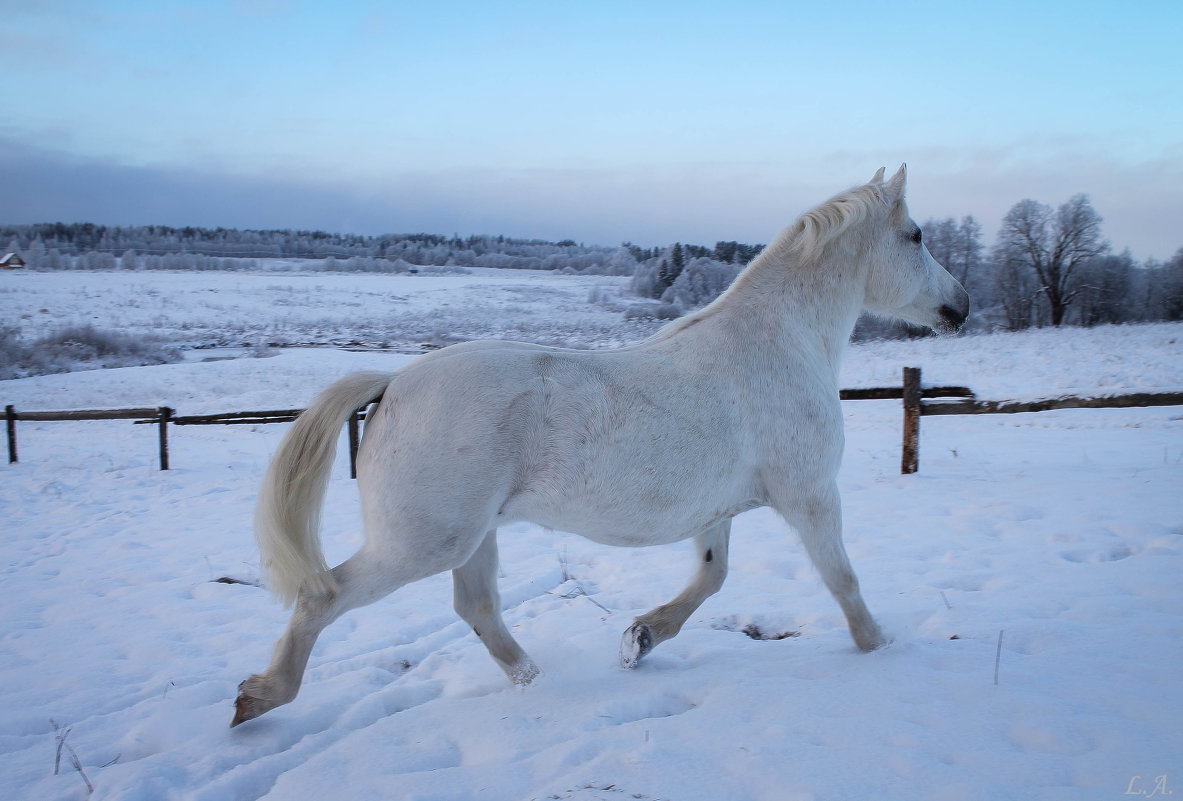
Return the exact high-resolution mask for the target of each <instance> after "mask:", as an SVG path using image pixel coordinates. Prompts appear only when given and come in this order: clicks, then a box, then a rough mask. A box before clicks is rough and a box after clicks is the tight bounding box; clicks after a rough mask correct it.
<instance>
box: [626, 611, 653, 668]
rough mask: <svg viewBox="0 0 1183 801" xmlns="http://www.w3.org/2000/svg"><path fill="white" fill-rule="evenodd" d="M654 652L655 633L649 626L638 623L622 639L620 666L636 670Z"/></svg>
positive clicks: (627, 630) (629, 628)
mask: <svg viewBox="0 0 1183 801" xmlns="http://www.w3.org/2000/svg"><path fill="white" fill-rule="evenodd" d="M652 650H653V632H652V631H651V630H650V629H649V627H648V626H647V625H645V624H644V623H642V622H641V621H639V620H638V621H637V622H635V623H633V624H632V625H631V626H629V627H628V628H627V629H626V630H625V632H624V636H623V637H621V638H620V666H621V667H624V668H630V669H631V668H635V667H636V666H637V665H638V664H639V663H640V661H641V659H642V658H643V657H644V656H645V654H647V653H649V652H650V651H652Z"/></svg>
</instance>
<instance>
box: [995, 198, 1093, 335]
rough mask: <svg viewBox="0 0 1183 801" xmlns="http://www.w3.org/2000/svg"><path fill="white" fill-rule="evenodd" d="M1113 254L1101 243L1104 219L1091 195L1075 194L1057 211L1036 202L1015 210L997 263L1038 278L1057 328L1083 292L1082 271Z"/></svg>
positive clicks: (1023, 203)
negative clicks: (1079, 275)
mask: <svg viewBox="0 0 1183 801" xmlns="http://www.w3.org/2000/svg"><path fill="white" fill-rule="evenodd" d="M1108 249H1109V243H1108V242H1106V241H1105V240H1104V239H1102V238H1101V215H1099V214H1097V212H1096V210H1094V209H1093V207H1092V205H1091V204H1090V203H1089V199H1088V196H1087V195H1074V196H1073V197H1072V198H1071V199H1069V200H1068V202H1067V203H1064V204H1063V205H1062V206H1060V207H1059V208H1058V209H1055V210H1053V209H1052V207H1051V206H1048V205H1045V204H1043V203H1039V202H1036V201H1034V200H1021V201H1019V202H1018V203H1016V204H1015V205H1014V206H1012V207H1011V210H1010V211H1008V212H1007V213H1006V216H1005V217H1004V218H1003V219H1002V228H1001V229H1000V230H999V232H998V243H997V244H996V245H995V251H994V259H995V261H997V262H998V263H999V264H1000V265H1001V266H1003V267H1006V268H1012V269H1014V270H1027V271H1031V272H1033V273H1034V274H1035V282H1036V285H1037V292H1038V294H1039V295H1041V296H1042V297H1043V298H1044V300H1045V301H1046V302H1047V308H1048V318H1049V319H1050V321H1051V324H1052V325H1055V326H1058V325H1060V324H1061V323H1062V322H1063V321H1064V312H1065V311H1067V309H1068V307H1069V306H1070V305H1071V304H1072V301H1073V300H1074V299H1075V298H1076V296H1077V295H1078V294H1079V292H1080V289H1081V287H1080V284H1079V282H1078V281H1077V273H1078V271H1079V268H1080V267H1081V265H1082V264H1084V263H1085V262H1087V261H1088V260H1089V259H1092V258H1095V257H1096V256H1099V255H1101V254H1102V253H1104V252H1105V251H1107V250H1108Z"/></svg>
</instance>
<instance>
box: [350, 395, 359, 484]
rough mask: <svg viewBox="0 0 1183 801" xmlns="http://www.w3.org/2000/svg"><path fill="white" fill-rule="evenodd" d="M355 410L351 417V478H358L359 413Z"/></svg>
mask: <svg viewBox="0 0 1183 801" xmlns="http://www.w3.org/2000/svg"><path fill="white" fill-rule="evenodd" d="M359 411H360V410H359V409H354V410H353V414H351V415H349V477H350V478H357V443H358V439H359V437H358V426H357V423H358V412H359Z"/></svg>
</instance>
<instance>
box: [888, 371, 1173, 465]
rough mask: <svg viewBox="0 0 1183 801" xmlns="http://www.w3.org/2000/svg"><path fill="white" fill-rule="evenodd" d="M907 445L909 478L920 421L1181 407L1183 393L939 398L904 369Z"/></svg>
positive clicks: (904, 458)
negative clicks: (931, 417)
mask: <svg viewBox="0 0 1183 801" xmlns="http://www.w3.org/2000/svg"><path fill="white" fill-rule="evenodd" d="M903 401H904V442H903V447H902V448H901V457H900V473H902V474H903V475H908V474H909V473H915V472H916V471H917V470H918V469H919V468H920V418H921V417H922V416H924V415H937V414H1017V413H1021V412H1047V411H1052V410H1053V409H1129V408H1133V407H1142V406H1181V405H1183V392H1133V393H1129V394H1126V395H1103V396H1097V397H1086V398H1080V397H1075V396H1071V395H1063V396H1060V397H1056V398H1043V399H1040V400H1033V401H987V400H978V399H977V398H976V397H975V396H974V394H973V393H972V392H970V393H968V395H958V396H953V395H940V394H933V391H932V390H925V389H921V383H920V368H918V367H905V368H904V387H903Z"/></svg>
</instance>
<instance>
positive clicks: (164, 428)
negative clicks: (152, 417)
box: [158, 406, 173, 470]
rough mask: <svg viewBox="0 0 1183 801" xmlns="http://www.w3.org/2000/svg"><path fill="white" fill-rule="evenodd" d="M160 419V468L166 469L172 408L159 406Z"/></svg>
mask: <svg viewBox="0 0 1183 801" xmlns="http://www.w3.org/2000/svg"><path fill="white" fill-rule="evenodd" d="M158 414H159V417H158V419H159V421H160V469H161V470H167V469H168V422H169V420H171V419H172V416H173V410H172V409H170V408H169V407H167V406H161V407H160V409H159V410H158Z"/></svg>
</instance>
